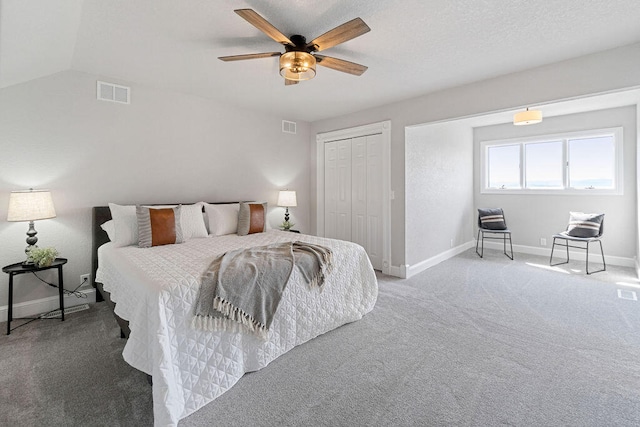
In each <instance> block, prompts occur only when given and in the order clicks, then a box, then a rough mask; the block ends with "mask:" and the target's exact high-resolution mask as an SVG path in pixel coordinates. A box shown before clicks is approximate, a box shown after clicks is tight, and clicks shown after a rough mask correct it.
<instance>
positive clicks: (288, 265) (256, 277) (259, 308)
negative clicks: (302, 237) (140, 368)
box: [192, 242, 331, 339]
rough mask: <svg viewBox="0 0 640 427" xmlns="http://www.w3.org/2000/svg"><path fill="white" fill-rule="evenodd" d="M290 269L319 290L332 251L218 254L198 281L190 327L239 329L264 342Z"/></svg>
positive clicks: (292, 248)
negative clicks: (297, 272)
mask: <svg viewBox="0 0 640 427" xmlns="http://www.w3.org/2000/svg"><path fill="white" fill-rule="evenodd" d="M294 266H296V267H298V269H299V270H300V273H301V275H302V277H303V279H304V280H305V282H306V283H307V284H310V285H311V286H318V287H322V285H323V284H324V278H325V275H326V274H327V273H328V269H329V267H330V266H331V250H330V249H329V248H326V247H324V246H320V245H314V244H311V243H304V242H293V243H292V242H285V243H276V244H272V245H267V246H259V247H255V248H248V249H238V250H234V251H229V252H227V253H225V254H223V255H220V256H219V257H217V258H216V259H215V260H213V262H212V263H211V264H210V265H209V268H207V270H206V271H205V272H204V274H203V276H202V285H201V286H200V293H199V294H198V299H197V301H196V305H195V316H194V318H193V322H192V326H193V327H194V328H196V329H203V330H210V331H221V330H222V331H229V332H239V331H242V330H243V328H244V329H245V330H249V331H251V332H253V333H254V334H256V335H257V336H259V337H261V338H263V339H264V338H266V336H267V332H268V330H269V327H270V326H271V321H272V320H273V316H274V314H275V312H276V309H277V308H278V304H279V303H280V299H281V298H282V293H283V292H284V290H285V288H286V286H287V283H288V282H289V278H290V277H291V272H292V271H293V268H294Z"/></svg>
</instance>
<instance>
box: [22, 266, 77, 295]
mask: <svg viewBox="0 0 640 427" xmlns="http://www.w3.org/2000/svg"><path fill="white" fill-rule="evenodd" d="M31 274H33V275H34V276H36V278H37V279H38V280H40V281H41V282H42V283H46V284H47V285H49V286H51V287H53V288H57V287H58V285H56V284H54V283H49V282H47V281H46V280H44V279H43V278H42V277H40V276H38V275H37V274H36V272H35V271H32V272H31ZM85 282H87V281H86V280H85V281H83V282H82V283H80V284H79V285H78V286H76V288H75V289H74V290H72V291H69V290H67V289H65V288H62V292H64V294H65V295H74V296H75V297H76V298H86V297H87V295H86V294H84V293H82V292H80V291H78V289H80V287H81V286H82V285H84V284H85Z"/></svg>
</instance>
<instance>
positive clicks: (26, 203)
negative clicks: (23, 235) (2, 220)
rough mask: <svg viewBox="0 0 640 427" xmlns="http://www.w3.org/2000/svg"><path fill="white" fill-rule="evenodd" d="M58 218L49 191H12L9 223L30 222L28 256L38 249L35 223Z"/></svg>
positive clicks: (8, 214)
mask: <svg viewBox="0 0 640 427" xmlns="http://www.w3.org/2000/svg"><path fill="white" fill-rule="evenodd" d="M55 217H56V210H55V208H54V207H53V200H52V199H51V192H49V190H34V189H33V188H31V189H29V190H20V191H12V192H11V195H10V196H9V211H8V213H7V221H29V230H28V231H27V248H26V249H25V250H24V251H25V252H26V253H27V255H28V254H29V251H30V250H31V249H32V248H34V247H37V246H36V243H37V242H38V238H37V237H36V234H38V232H37V231H36V229H35V228H34V226H33V221H38V220H41V219H49V218H55Z"/></svg>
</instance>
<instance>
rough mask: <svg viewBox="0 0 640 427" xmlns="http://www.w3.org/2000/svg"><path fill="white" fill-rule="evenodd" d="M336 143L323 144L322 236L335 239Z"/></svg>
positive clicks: (336, 195) (336, 204) (336, 198)
mask: <svg viewBox="0 0 640 427" xmlns="http://www.w3.org/2000/svg"><path fill="white" fill-rule="evenodd" d="M337 202H338V143H337V142H329V143H326V144H324V235H325V236H326V237H329V238H332V239H337V238H338V233H337V217H338V203H337Z"/></svg>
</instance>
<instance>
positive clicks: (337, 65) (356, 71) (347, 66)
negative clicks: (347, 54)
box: [313, 55, 369, 76]
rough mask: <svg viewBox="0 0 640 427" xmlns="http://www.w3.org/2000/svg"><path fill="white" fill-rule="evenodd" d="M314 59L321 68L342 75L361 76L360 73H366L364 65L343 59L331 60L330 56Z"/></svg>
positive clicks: (318, 56)
mask: <svg viewBox="0 0 640 427" xmlns="http://www.w3.org/2000/svg"><path fill="white" fill-rule="evenodd" d="M313 56H315V57H316V63H317V64H318V65H322V66H323V67H327V68H332V69H334V70H337V71H342V72H343V73H349V74H353V75H354V76H361V75H362V73H364V72H365V71H367V68H369V67H365V66H364V65H360V64H356V63H355V62H349V61H345V60H344V59H338V58H333V57H331V56H324V55H313Z"/></svg>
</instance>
